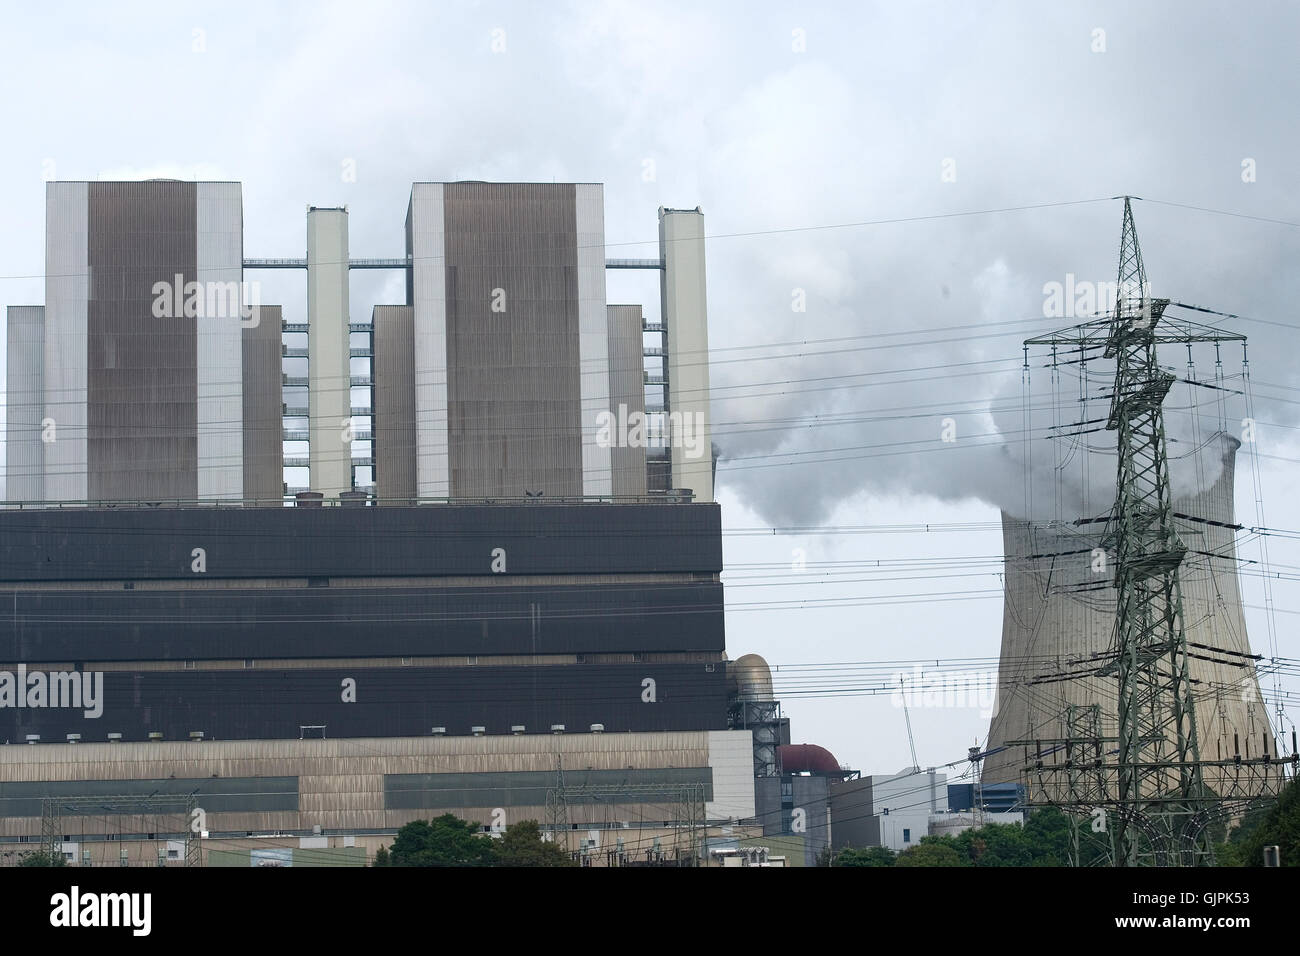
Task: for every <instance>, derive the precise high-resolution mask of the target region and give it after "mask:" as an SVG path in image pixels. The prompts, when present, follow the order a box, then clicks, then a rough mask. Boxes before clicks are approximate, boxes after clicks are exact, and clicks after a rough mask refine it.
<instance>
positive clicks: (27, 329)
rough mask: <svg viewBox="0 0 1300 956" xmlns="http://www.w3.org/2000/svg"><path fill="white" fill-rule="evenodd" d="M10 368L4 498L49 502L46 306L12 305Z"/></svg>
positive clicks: (9, 346)
mask: <svg viewBox="0 0 1300 956" xmlns="http://www.w3.org/2000/svg"><path fill="white" fill-rule="evenodd" d="M8 319H9V328H8V334H7V344H8V348H9V350H8V352H7V353H6V365H7V371H8V378H7V379H6V386H5V391H6V409H7V411H6V438H5V482H6V484H5V496H6V497H7V498H8V499H9V500H10V501H42V500H44V498H45V444H44V442H42V441H41V419H42V418H44V417H45V395H44V387H43V382H44V378H45V307H44V306H39V305H20V306H10V307H9V310H8Z"/></svg>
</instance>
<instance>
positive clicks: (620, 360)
mask: <svg viewBox="0 0 1300 956" xmlns="http://www.w3.org/2000/svg"><path fill="white" fill-rule="evenodd" d="M607 314H608V321H609V385H610V388H609V407H610V410H611V412H612V414H613V416H614V423H615V426H616V427H615V430H614V434H613V436H612V437H613V439H614V447H613V448H612V450H611V452H610V464H611V469H612V471H613V493H614V494H615V495H644V494H645V493H646V465H645V444H644V442H641V443H639V444H638V443H622V442H620V440H619V433H618V429H617V426H618V424H619V420H620V419H621V418H624V417H630V416H632V415H636V416H639V417H642V418H644V415H645V362H644V359H643V357H642V352H643V348H642V345H641V327H642V321H641V319H642V316H641V306H639V305H611V306H609V308H608V310H607ZM624 408H625V409H626V415H624V411H623V409H624ZM642 434H643V435H644V434H645V426H644V423H643V424H642Z"/></svg>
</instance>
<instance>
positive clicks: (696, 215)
mask: <svg viewBox="0 0 1300 956" xmlns="http://www.w3.org/2000/svg"><path fill="white" fill-rule="evenodd" d="M659 254H660V257H661V258H662V259H663V263H664V268H663V272H662V273H661V276H662V278H661V280H660V299H661V301H662V302H663V316H664V325H665V326H666V328H667V332H668V363H667V364H668V385H667V388H666V389H665V393H666V399H667V403H668V409H669V427H668V432H669V441H670V443H671V455H672V486H673V487H674V488H689V489H691V490H692V491H693V492H694V493H695V500H696V501H712V500H713V449H712V443H711V429H710V425H709V422H710V420H711V419H710V414H709V316H708V306H707V301H706V295H705V282H704V216H703V215H702V214H701V213H700V210H699V209H698V208H696V209H662V208H661V209H660V210H659Z"/></svg>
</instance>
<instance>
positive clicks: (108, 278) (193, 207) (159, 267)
mask: <svg viewBox="0 0 1300 956" xmlns="http://www.w3.org/2000/svg"><path fill="white" fill-rule="evenodd" d="M240 196H241V190H240V186H239V184H238V183H192V182H191V183H185V182H175V181H171V180H150V181H147V182H95V183H50V184H49V186H48V189H47V197H46V309H45V311H46V322H45V335H44V342H43V347H42V351H43V359H42V365H43V372H42V389H43V392H44V397H43V404H44V406H45V411H44V415H43V416H42V417H43V418H46V419H49V420H50V422H51V423H52V426H51V428H50V429H48V435H49V438H50V440H49V441H48V442H47V443H46V448H45V449H44V459H45V461H44V472H45V481H44V497H45V498H47V499H49V500H52V501H62V502H80V501H87V500H90V501H109V502H116V501H125V500H155V501H158V500H167V499H193V498H196V497H202V498H205V499H215V498H232V499H235V498H240V497H242V494H243V478H244V468H243V438H242V434H241V432H242V421H243V403H242V395H241V382H242V367H243V350H242V337H241V328H242V326H243V324H244V323H245V312H244V304H245V303H244V301H243V289H244V286H243V282H242V275H243V265H242V263H243V222H242V220H243V212H242V201H241V198H240Z"/></svg>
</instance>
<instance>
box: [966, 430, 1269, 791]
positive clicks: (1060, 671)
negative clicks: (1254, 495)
mask: <svg viewBox="0 0 1300 956" xmlns="http://www.w3.org/2000/svg"><path fill="white" fill-rule="evenodd" d="M1211 441H1214V442H1218V444H1219V448H1220V450H1221V453H1222V469H1221V470H1220V471H1219V474H1218V477H1217V478H1216V479H1213V480H1212V481H1211V480H1210V479H1208V478H1207V479H1205V480H1204V481H1203V482H1201V483H1200V486H1201V487H1200V491H1199V492H1198V493H1195V494H1184V495H1183V496H1181V497H1175V499H1174V502H1173V511H1174V513H1175V515H1176V516H1180V517H1176V518H1175V521H1176V525H1177V530H1178V534H1179V536H1180V537H1181V538H1182V541H1183V543H1184V544H1185V545H1186V547H1187V556H1186V557H1185V558H1184V561H1183V564H1182V573H1181V580H1182V593H1183V621H1184V631H1185V633H1186V638H1187V646H1188V651H1189V664H1188V671H1189V676H1190V678H1191V682H1192V693H1193V698H1194V702H1195V708H1196V726H1197V731H1198V737H1199V740H1200V751H1201V758H1202V759H1203V760H1220V759H1222V760H1231V759H1232V757H1233V756H1234V754H1235V753H1237V752H1240V754H1241V756H1242V757H1260V756H1263V754H1264V752H1265V750H1266V749H1267V752H1268V753H1269V754H1276V753H1277V751H1276V749H1275V747H1274V742H1273V737H1272V732H1271V730H1270V727H1269V723H1268V717H1267V714H1266V713H1265V710H1264V705H1263V703H1262V702H1261V699H1260V696H1259V688H1258V683H1257V681H1256V678H1255V671H1254V667H1253V664H1252V662H1251V660H1250V659H1249V658H1248V657H1247V655H1249V654H1250V642H1249V640H1248V638H1247V636H1246V621H1245V617H1244V615H1243V614H1242V609H1241V593H1240V591H1239V588H1238V584H1237V573H1236V569H1237V552H1236V545H1235V537H1234V532H1233V530H1232V528H1230V527H1228V526H1230V525H1232V524H1233V473H1234V464H1235V459H1236V452H1237V448H1238V446H1239V445H1240V442H1239V441H1237V439H1236V438H1234V437H1232V436H1231V435H1228V434H1225V433H1222V432H1220V433H1218V434H1216V435H1215V436H1213V438H1212V439H1211ZM1206 485H1208V487H1205V486H1206ZM1102 528H1103V524H1102V523H1100V522H1096V523H1085V524H1081V525H1076V524H1075V523H1074V521H1073V520H1069V521H1025V520H1022V519H1020V518H1016V517H1014V516H1012V515H1010V514H1008V513H1007V512H1005V511H1003V512H1002V539H1003V546H1004V554H1005V558H1004V570H1005V581H1004V593H1005V599H1004V605H1003V618H1002V654H1001V661H1000V665H999V673H998V704H997V709H996V711H995V713H994V716H993V720H992V724H991V726H990V730H989V742H988V749H989V750H990V751H992V750H996V749H997V748H1000V747H1004V746H1006V744H1007V742H1008V741H1011V740H1033V739H1050V738H1061V737H1065V736H1066V735H1067V734H1066V724H1065V718H1064V713H1065V709H1066V707H1068V706H1070V705H1079V706H1087V705H1091V704H1100V705H1101V715H1102V733H1103V735H1104V736H1106V737H1112V738H1113V737H1115V736H1116V734H1117V725H1118V718H1117V710H1118V708H1117V697H1118V694H1117V682H1116V679H1115V677H1114V676H1083V677H1080V676H1077V675H1080V674H1088V673H1090V672H1094V671H1096V670H1097V669H1098V667H1099V666H1100V661H1101V658H1102V657H1103V656H1104V655H1105V654H1106V652H1107V651H1108V649H1109V648H1110V644H1111V639H1112V634H1113V629H1114V623H1115V622H1114V618H1115V590H1114V585H1113V572H1114V568H1113V565H1111V563H1110V560H1109V558H1113V552H1112V554H1111V555H1110V556H1109V558H1108V560H1107V562H1106V566H1105V567H1104V568H1103V567H1099V566H1098V564H1097V563H1096V560H1095V556H1094V551H1093V549H1094V548H1097V547H1099V545H1100V537H1101V534H1102ZM1117 746H1118V745H1117V744H1113V743H1112V744H1109V745H1108V746H1107V749H1108V750H1110V751H1113V750H1115V748H1116V747H1117ZM1047 749H1048V748H1047V747H1044V750H1045V751H1046V750H1047ZM1025 757H1026V750H1025V748H1024V747H1020V746H1016V747H1006V749H1004V750H1001V751H999V752H998V753H995V754H992V755H990V756H989V757H988V758H987V759H986V760H985V763H984V772H983V782H984V783H986V784H992V783H1008V782H1009V783H1025V784H1027V786H1028V788H1029V795H1030V797H1031V799H1045V798H1050V797H1051V796H1052V792H1051V789H1050V783H1051V782H1052V781H1056V783H1057V784H1058V785H1063V784H1064V778H1065V774H1044V775H1042V776H1041V777H1039V776H1038V775H1035V776H1033V777H1029V778H1026V777H1023V776H1022V774H1021V770H1022V768H1023V767H1024V765H1025V762H1026V761H1025ZM1064 759H1065V756H1064V754H1063V753H1059V752H1058V753H1054V754H1047V755H1045V756H1044V757H1043V760H1044V763H1046V764H1051V763H1053V762H1057V763H1061V762H1063V761H1064ZM1114 761H1115V757H1114V756H1113V755H1112V756H1111V757H1109V758H1108V763H1110V764H1112V765H1113V764H1114ZM1205 782H1206V783H1207V784H1208V785H1209V786H1210V787H1211V789H1214V790H1215V791H1216V792H1220V793H1222V792H1224V787H1225V786H1226V785H1227V780H1226V779H1225V778H1224V776H1223V773H1222V772H1219V771H1215V770H1209V771H1208V772H1207V773H1206V777H1205Z"/></svg>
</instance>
